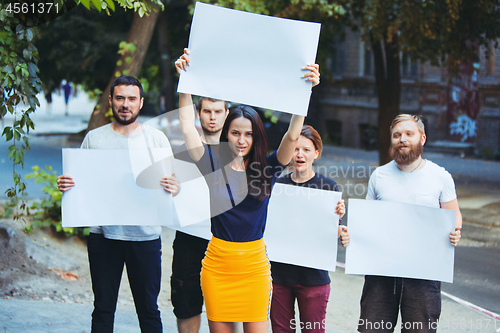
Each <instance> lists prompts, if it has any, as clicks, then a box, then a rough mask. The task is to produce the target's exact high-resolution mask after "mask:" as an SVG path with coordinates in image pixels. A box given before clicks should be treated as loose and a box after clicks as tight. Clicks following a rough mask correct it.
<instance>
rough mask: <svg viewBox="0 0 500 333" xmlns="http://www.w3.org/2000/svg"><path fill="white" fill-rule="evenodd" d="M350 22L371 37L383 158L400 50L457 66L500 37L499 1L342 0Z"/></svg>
mask: <svg viewBox="0 0 500 333" xmlns="http://www.w3.org/2000/svg"><path fill="white" fill-rule="evenodd" d="M338 3H339V4H340V5H342V6H343V7H344V8H345V9H346V11H347V15H346V17H347V18H348V19H349V22H350V23H349V25H350V26H351V28H353V29H357V28H361V30H362V32H363V35H364V38H365V40H367V41H369V42H370V43H371V47H372V49H373V54H374V63H375V81H376V86H377V93H378V103H379V116H378V127H379V133H378V141H379V161H380V164H385V163H387V162H389V161H390V157H389V155H388V151H389V147H390V136H389V126H390V124H391V121H392V119H394V117H396V116H397V115H398V114H399V113H400V109H399V104H400V97H401V73H400V68H401V67H400V55H401V54H402V53H405V54H407V55H408V56H409V57H410V58H411V59H412V60H419V61H423V62H426V61H429V62H430V63H431V64H432V65H436V66H445V67H448V66H449V67H450V68H451V69H452V70H455V71H456V70H457V69H458V64H460V63H464V62H465V63H467V62H470V61H474V62H476V61H478V52H477V51H478V49H477V48H478V47H479V46H488V43H489V42H490V41H492V40H496V39H497V38H498V37H500V25H499V24H498V23H499V22H500V6H498V2H497V1H490V0H419V1H417V0H370V1H368V0H339V1H338Z"/></svg>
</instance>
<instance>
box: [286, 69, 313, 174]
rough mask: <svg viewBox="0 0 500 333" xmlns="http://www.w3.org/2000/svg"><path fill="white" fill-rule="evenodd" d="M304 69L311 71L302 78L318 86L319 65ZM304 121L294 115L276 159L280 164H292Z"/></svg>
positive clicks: (302, 117) (302, 118) (301, 117)
mask: <svg viewBox="0 0 500 333" xmlns="http://www.w3.org/2000/svg"><path fill="white" fill-rule="evenodd" d="M302 69H303V70H308V71H309V72H308V73H306V74H304V75H303V76H302V78H306V81H311V82H312V86H313V87H315V86H317V85H318V84H319V77H320V73H319V65H318V64H314V65H307V66H306V67H304V68H302ZM304 119H305V117H304V116H298V115H293V116H292V119H291V120H290V125H288V130H287V131H286V133H285V135H284V136H283V139H281V143H280V146H279V148H278V151H277V152H276V157H277V158H278V162H280V163H281V164H283V165H286V164H288V163H290V160H291V159H292V156H293V151H294V150H295V146H296V144H297V140H298V139H299V136H300V131H301V130H302V126H303V125H304Z"/></svg>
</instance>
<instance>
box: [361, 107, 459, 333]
mask: <svg viewBox="0 0 500 333" xmlns="http://www.w3.org/2000/svg"><path fill="white" fill-rule="evenodd" d="M390 131H391V140H392V142H391V149H390V155H391V157H392V158H393V161H391V162H389V163H387V164H386V165H383V166H381V167H379V168H377V169H376V170H375V171H374V172H373V174H372V175H371V177H370V181H369V184H368V193H367V195H366V199H367V200H385V201H396V202H404V203H411V204H417V205H423V206H429V207H435V208H444V209H453V210H455V211H456V227H455V231H454V232H451V233H450V243H451V245H453V246H457V244H458V242H459V240H460V237H461V235H460V229H461V228H462V215H461V214H460V209H459V207H458V201H457V195H456V192H455V183H454V182H453V178H452V177H451V175H450V174H449V173H448V172H447V171H446V170H445V169H444V168H442V167H440V166H438V165H437V164H435V163H433V162H431V161H428V160H426V159H422V151H423V146H424V144H425V140H426V136H425V128H424V124H423V123H422V120H421V119H420V118H419V117H418V116H414V115H409V114H400V115H398V116H397V117H396V118H395V119H394V120H393V122H392V124H391V128H390ZM399 309H401V321H402V327H401V332H405V333H406V332H435V331H436V328H437V323H438V319H439V315H440V314H441V283H440V282H439V281H431V280H423V279H410V278H402V277H386V276H372V275H367V276H365V284H364V287H363V294H362V296H361V315H360V320H359V325H358V331H359V332H392V331H393V330H394V328H395V327H396V322H397V319H398V315H399ZM382 323H384V324H382ZM375 327H377V328H378V329H375Z"/></svg>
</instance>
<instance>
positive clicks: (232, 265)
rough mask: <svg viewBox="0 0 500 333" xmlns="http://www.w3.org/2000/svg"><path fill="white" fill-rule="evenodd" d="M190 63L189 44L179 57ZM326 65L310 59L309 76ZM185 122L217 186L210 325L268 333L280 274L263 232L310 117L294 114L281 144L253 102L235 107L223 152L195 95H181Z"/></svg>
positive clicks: (193, 151)
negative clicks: (275, 143) (212, 147)
mask: <svg viewBox="0 0 500 333" xmlns="http://www.w3.org/2000/svg"><path fill="white" fill-rule="evenodd" d="M175 65H176V68H177V71H178V72H179V73H180V72H181V70H187V66H188V65H189V56H188V50H187V49H185V50H184V54H183V55H182V56H181V57H180V58H179V59H178V60H177V61H176V62H175ZM318 69H319V66H318V65H308V66H306V67H304V68H303V70H306V71H309V72H308V73H306V74H305V75H303V78H305V79H306V80H307V81H310V82H312V86H315V85H317V84H319V70H318ZM179 108H180V111H179V113H180V117H179V118H180V123H181V129H182V134H183V137H184V141H185V143H186V147H187V149H188V151H189V154H190V156H191V158H192V159H193V161H194V162H195V163H196V165H197V166H198V168H199V169H200V171H201V172H202V174H205V175H206V174H209V175H210V176H209V177H206V180H207V184H208V185H209V188H210V206H211V213H212V218H211V230H212V235H213V237H212V240H211V241H210V243H209V245H208V248H207V252H206V254H205V258H204V259H203V267H202V271H201V286H202V291H203V297H204V298H205V303H206V310H207V317H208V321H209V327H210V332H212V333H218V332H232V330H233V323H234V322H243V329H244V331H245V333H253V332H262V333H264V332H267V331H268V325H269V323H268V319H269V311H270V304H271V295H272V281H271V272H270V264H269V259H268V257H267V253H266V248H265V243H264V239H263V233H264V229H265V225H266V218H267V207H268V204H269V198H270V195H271V190H272V187H273V185H274V183H275V182H276V179H277V178H278V177H279V175H280V174H281V172H282V171H283V170H284V168H285V166H286V165H287V164H288V163H289V162H290V160H291V158H292V155H293V152H294V150H295V145H296V143H297V140H298V138H299V136H300V131H301V129H302V125H303V122H304V117H303V116H297V115H294V116H292V118H291V121H290V125H289V128H288V131H287V132H286V133H285V135H284V137H283V139H282V141H281V144H280V146H279V148H278V150H277V151H275V152H274V153H273V154H271V155H269V156H267V152H268V145H267V139H266V135H265V132H264V126H263V124H262V121H261V120H260V117H259V115H258V113H257V112H256V111H255V110H254V109H252V108H251V107H249V106H242V105H239V106H236V107H233V108H231V109H230V111H229V115H228V116H227V118H226V121H225V123H224V126H223V129H222V133H221V139H220V141H221V143H220V146H219V155H218V156H214V155H212V153H211V152H210V151H209V150H208V149H206V148H205V147H203V144H202V141H201V139H200V136H199V134H198V132H197V130H196V127H195V122H194V109H193V103H192V99H191V95H188V94H183V93H180V94H179Z"/></svg>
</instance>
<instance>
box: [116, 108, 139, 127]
mask: <svg viewBox="0 0 500 333" xmlns="http://www.w3.org/2000/svg"><path fill="white" fill-rule="evenodd" d="M112 110H113V117H114V118H115V121H116V122H117V123H118V124H120V125H130V124H132V123H133V122H134V121H135V120H136V119H137V117H139V112H137V114H136V115H135V116H134V115H133V114H132V117H131V118H130V119H128V120H125V119H122V118H120V114H119V113H118V111H119V110H116V109H115V108H114V107H112ZM122 110H129V111H130V109H124V108H122Z"/></svg>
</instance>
